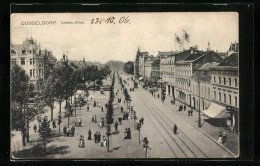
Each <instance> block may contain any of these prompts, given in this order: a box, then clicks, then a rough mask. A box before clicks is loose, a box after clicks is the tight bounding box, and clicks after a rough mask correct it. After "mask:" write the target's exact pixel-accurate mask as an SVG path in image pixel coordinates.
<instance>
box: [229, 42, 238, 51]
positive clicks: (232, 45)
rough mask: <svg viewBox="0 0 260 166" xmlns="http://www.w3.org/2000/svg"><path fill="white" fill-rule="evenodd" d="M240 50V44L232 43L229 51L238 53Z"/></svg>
mask: <svg viewBox="0 0 260 166" xmlns="http://www.w3.org/2000/svg"><path fill="white" fill-rule="evenodd" d="M238 50H239V44H238V43H231V44H230V47H229V51H235V52H238Z"/></svg>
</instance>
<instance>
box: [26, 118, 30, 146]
mask: <svg viewBox="0 0 260 166" xmlns="http://www.w3.org/2000/svg"><path fill="white" fill-rule="evenodd" d="M26 127H27V142H29V141H30V133H29V130H30V126H29V120H28V117H27V120H26Z"/></svg>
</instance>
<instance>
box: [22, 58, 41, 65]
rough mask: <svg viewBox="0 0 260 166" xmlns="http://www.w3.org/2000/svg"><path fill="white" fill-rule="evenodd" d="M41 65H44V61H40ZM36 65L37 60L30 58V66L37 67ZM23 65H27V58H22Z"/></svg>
mask: <svg viewBox="0 0 260 166" xmlns="http://www.w3.org/2000/svg"><path fill="white" fill-rule="evenodd" d="M38 63H39V65H43V62H42V61H38ZM35 64H36V59H35V58H30V65H35ZM21 65H25V58H21Z"/></svg>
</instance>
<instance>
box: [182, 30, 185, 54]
mask: <svg viewBox="0 0 260 166" xmlns="http://www.w3.org/2000/svg"><path fill="white" fill-rule="evenodd" d="M184 35H185V34H184V33H183V36H182V42H183V47H182V51H184Z"/></svg>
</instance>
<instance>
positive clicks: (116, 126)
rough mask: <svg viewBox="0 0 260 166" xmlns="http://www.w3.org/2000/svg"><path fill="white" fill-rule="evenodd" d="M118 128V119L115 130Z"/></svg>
mask: <svg viewBox="0 0 260 166" xmlns="http://www.w3.org/2000/svg"><path fill="white" fill-rule="evenodd" d="M117 128H118V123H117V121H116V123H115V130H116V131H117Z"/></svg>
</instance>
